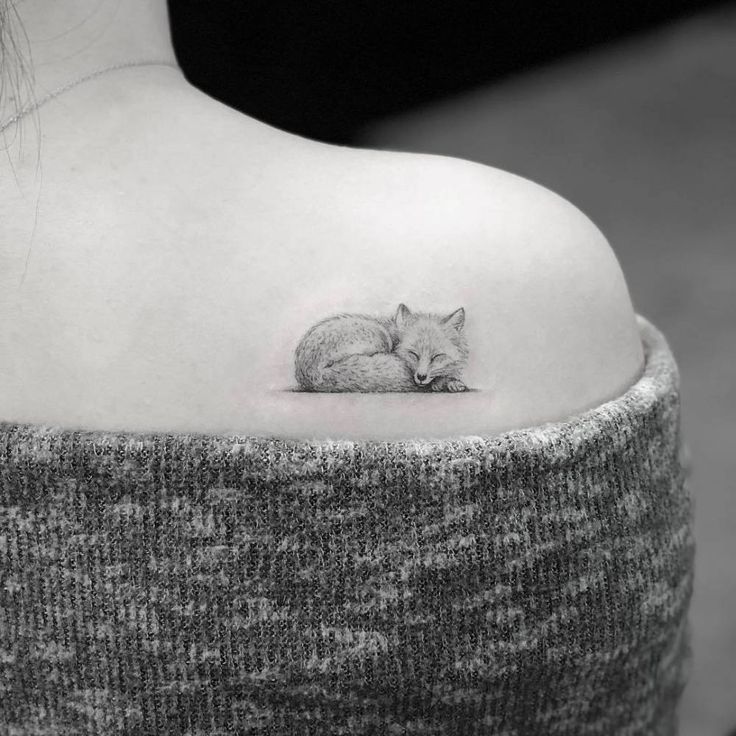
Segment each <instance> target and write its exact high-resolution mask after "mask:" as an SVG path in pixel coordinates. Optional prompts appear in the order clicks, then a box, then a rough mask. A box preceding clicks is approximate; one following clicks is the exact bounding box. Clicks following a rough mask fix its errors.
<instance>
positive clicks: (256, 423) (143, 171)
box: [0, 0, 643, 439]
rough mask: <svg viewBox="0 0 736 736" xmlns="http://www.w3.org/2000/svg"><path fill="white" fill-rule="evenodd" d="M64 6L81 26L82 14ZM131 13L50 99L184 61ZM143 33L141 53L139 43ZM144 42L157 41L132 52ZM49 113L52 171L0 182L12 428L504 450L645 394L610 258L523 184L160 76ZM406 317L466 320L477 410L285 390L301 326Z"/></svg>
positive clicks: (457, 402)
mask: <svg viewBox="0 0 736 736" xmlns="http://www.w3.org/2000/svg"><path fill="white" fill-rule="evenodd" d="M26 2H27V4H28V6H29V8H30V7H31V6H33V7H40V6H41V5H42V4H43V2H42V0H26ZM110 2H111V0H110ZM101 4H102V5H103V6H106V0H103V2H102V3H101ZM75 5H76V6H78V10H79V12H80V13H81V14H82V17H84V15H85V13H86V14H87V15H89V13H90V12H91V10H90V7H89V6H90V0H75V2H72V3H70V6H69V7H74V6H75ZM112 5H114V3H112ZM121 8H124V9H125V10H123V9H121ZM118 12H120V13H126V12H130V13H140V14H142V15H139V16H138V17H129V18H128V19H127V21H126V22H123V21H120V22H119V24H118V25H114V24H113V26H112V28H113V29H117V30H116V33H119V34H120V37H119V38H118V45H117V46H116V44H115V43H113V44H112V45H110V44H108V45H106V46H105V48H106V49H108V50H106V51H105V52H104V54H105V55H106V54H110V53H112V54H113V57H114V58H112V57H108V56H104V58H103V52H102V51H99V50H98V51H97V52H94V51H91V52H90V53H91V55H90V56H88V57H86V58H85V59H84V60H83V62H81V63H82V64H83V66H82V67H81V69H80V68H79V67H77V66H74V65H73V66H70V67H67V68H66V69H64V68H63V67H59V66H58V65H55V66H54V67H53V71H49V75H50V76H48V77H45V78H44V84H46V85H47V87H54V86H56V85H57V84H63V83H64V82H65V81H69V80H71V79H75V78H77V77H79V76H81V75H82V74H83V73H84V72H85V71H93V70H95V69H98V68H100V67H102V66H106V65H107V64H108V63H115V61H120V60H124V59H130V58H134V57H141V56H147V57H156V58H158V57H165V55H166V53H170V52H171V48H170V46H169V45H168V43H169V42H168V38H167V36H166V33H165V32H162V25H163V24H164V23H165V21H166V18H165V15H163V16H162V15H161V13H162V12H165V3H161V4H158V3H156V2H149V1H148V0H146V2H144V1H143V0H140V2H138V0H135V2H133V0H130V5H122V4H121V6H120V8H119V10H118ZM39 17H40V16H39ZM44 17H47V16H44ZM33 18H34V16H33V14H32V13H30V12H29V13H28V15H27V19H24V20H28V24H27V28H28V26H29V25H30V26H31V28H30V29H29V36H31V37H32V34H31V31H32V30H33V29H34V28H35V29H36V30H37V31H39V28H38V27H37V26H34V25H33ZM39 22H40V21H39ZM46 22H49V23H53V22H54V19H53V18H51V20H49V21H44V23H46ZM57 22H60V21H58V19H57ZM68 22H69V18H68V17H67V18H65V19H64V23H68ZM141 23H144V24H148V25H145V27H147V28H149V29H152V30H151V31H150V33H148V34H140V33H138V34H132V33H131V32H130V28H140V27H141ZM64 27H68V26H66V25H65V26H64ZM108 28H109V26H108ZM157 28H158V31H157V30H156V29H157ZM126 29H127V30H126ZM46 30H47V31H48V30H49V29H46ZM164 31H165V28H164ZM39 32H40V31H39ZM131 36H135V37H136V38H138V40H137V41H136V43H141V44H144V45H145V44H148V45H147V46H146V48H137V49H136V50H135V51H136V53H132V52H131V49H130V48H129V44H130V43H131ZM141 38H143V39H144V40H141ZM145 38H148V40H147V41H146V40H145ZM126 39H127V40H126ZM108 40H109V39H108ZM65 43H67V44H68V43H71V44H72V45H73V44H75V43H77V44H78V43H79V38H76V39H72V40H71V41H69V40H67V41H65ZM126 44H128V45H126ZM77 48H78V46H77ZM110 48H112V49H113V51H109V49H110ZM56 52H57V53H58V49H57V51H56ZM47 53H48V54H50V55H53V54H52V53H51V51H48V50H47ZM95 53H96V55H95ZM115 55H117V56H115ZM34 58H36V57H35V47H34ZM49 58H50V57H49ZM76 63H77V62H75V64H76ZM85 64H86V66H84V65H85ZM47 68H48V69H49V70H50V69H51V67H47ZM41 115H42V117H41V125H42V129H41V134H42V151H41V159H42V161H41V166H42V173H41V175H40V176H39V175H37V173H36V163H37V162H36V155H35V154H36V152H35V150H34V148H33V145H30V144H29V143H28V140H26V141H25V142H24V144H23V149H24V151H25V153H23V154H22V155H21V154H19V153H18V151H17V150H16V149H14V148H13V147H12V146H11V147H10V149H9V154H10V155H11V156H12V157H13V169H14V170H15V176H16V177H17V180H16V179H14V178H13V176H8V175H3V177H2V178H1V179H0V222H2V223H3V228H2V232H1V233H0V421H18V422H31V423H49V424H57V425H61V426H66V427H79V428H89V429H102V430H127V431H135V432H139V431H140V432H146V431H166V432H202V433H230V432H235V433H239V434H252V435H270V436H280V437H293V438H305V437H315V438H328V437H329V438H334V439H337V438H346V439H399V438H407V437H446V436H457V435H486V436H492V435H495V434H498V433H499V432H503V431H506V430H509V429H517V428H521V427H526V426H530V425H533V424H539V423H543V422H546V421H555V420H559V419H563V418H565V417H568V416H570V415H572V414H575V413H578V412H580V411H582V410H584V409H586V408H590V407H592V406H597V405H599V404H600V403H602V402H604V401H606V400H609V399H612V398H615V397H617V396H619V395H620V394H621V393H623V392H624V391H625V390H626V389H627V388H628V387H629V386H630V385H631V384H632V383H633V382H634V381H635V380H636V379H637V378H638V376H639V375H640V374H641V370H642V367H643V353H642V346H641V342H640V339H639V335H638V331H637V328H636V322H635V318H634V312H633V308H632V305H631V300H630V298H629V294H628V290H627V288H626V283H625V280H624V278H623V275H622V273H621V269H620V267H619V264H618V262H617V260H616V258H615V255H614V254H613V251H612V250H611V248H610V246H609V245H608V243H607V242H606V240H605V238H604V237H603V236H602V235H601V234H600V232H599V231H598V230H597V229H596V228H595V226H594V225H592V223H590V221H589V220H588V219H587V218H586V217H585V216H584V215H583V214H582V213H580V212H579V211H578V210H577V209H575V208H574V207H573V206H572V205H570V204H569V203H567V202H565V201H564V200H562V199H560V198H559V197H557V196H556V195H554V194H552V193H551V192H549V191H547V190H545V189H543V188H542V187H539V186H537V185H535V184H532V183H531V182H529V181H526V180H524V179H521V178H519V177H516V176H513V175H512V174H508V173H506V172H503V171H500V170H497V169H493V168H490V167H487V166H482V165H480V164H475V163H472V162H468V161H462V160H458V159H452V158H448V157H441V156H430V155H423V154H406V153H397V152H383V151H368V150H361V149H353V148H347V147H338V146H330V145H325V144H321V143H317V142H314V141H310V140H307V139H304V138H301V137H299V136H295V135H291V134H288V133H285V132H283V131H280V130H277V129H275V128H271V127H270V126H267V125H265V124H262V123H260V122H257V121H255V120H253V119H251V118H249V117H247V116H245V115H243V114H241V113H239V112H237V111H235V110H232V109H231V108H228V107H227V106H225V105H223V104H221V103H219V102H217V101H216V100H214V99H212V98H210V97H208V96H207V95H206V94H204V93H203V92H201V91H199V90H197V89H196V88H194V87H193V86H191V85H190V84H189V83H188V82H187V81H186V80H185V79H184V77H183V75H182V74H181V72H180V71H179V70H176V69H171V68H166V67H144V68H135V69H126V70H120V71H117V72H113V73H111V74H108V75H103V76H102V77H99V78H97V79H95V80H93V81H89V82H85V83H84V84H82V85H79V86H78V87H76V88H75V89H73V90H70V91H68V92H66V93H65V94H64V95H62V96H61V97H60V98H58V100H55V101H52V102H50V103H48V104H47V105H45V106H44V107H43V108H42V113H41ZM3 117H5V116H3ZM10 137H11V136H9V134H8V132H6V141H7V140H9V138H10ZM26 137H27V136H26ZM402 302H403V303H405V304H406V305H408V306H409V307H410V308H412V309H416V310H423V311H431V312H434V311H436V312H444V313H450V312H451V311H452V310H454V309H457V308H458V307H460V306H462V307H464V310H465V313H466V315H467V317H466V323H465V329H466V336H467V339H468V343H469V346H470V360H469V363H468V367H467V369H466V372H465V374H464V375H463V381H464V383H465V384H467V386H468V387H469V388H471V389H475V390H471V391H467V392H450V391H447V392H430V393H429V394H421V395H419V394H417V395H414V394H397V393H394V394H355V393H350V394H344V393H343V394H310V393H295V392H293V391H291V390H289V389H291V388H293V387H294V386H295V381H294V373H293V353H294V348H295V346H296V344H297V342H298V340H299V338H300V337H301V335H302V334H303V332H304V331H305V330H306V329H307V328H308V327H309V326H310V325H311V324H313V323H314V322H316V321H318V320H320V319H322V318H323V317H327V316H329V315H331V314H334V313H337V312H362V313H375V314H382V315H391V314H393V313H394V312H395V310H396V308H397V306H398V304H399V303H402Z"/></svg>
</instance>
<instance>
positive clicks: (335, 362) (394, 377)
mask: <svg viewBox="0 0 736 736" xmlns="http://www.w3.org/2000/svg"><path fill="white" fill-rule="evenodd" d="M464 324H465V310H464V309H463V308H462V307H460V308H459V309H456V310H455V311H454V312H452V313H451V314H449V315H447V316H443V315H439V314H429V313H426V312H412V311H410V310H409V308H408V307H407V306H405V305H404V304H399V307H398V309H397V310H396V313H395V314H394V315H393V317H373V316H370V315H367V314H337V315H335V316H333V317H328V318H326V319H323V320H321V321H320V322H317V324H315V325H313V326H312V327H310V328H309V330H307V332H306V333H305V334H304V336H303V337H302V339H301V340H300V342H299V344H298V346H297V348H296V351H295V361H294V363H295V366H294V367H295V374H296V380H297V382H298V384H299V386H300V387H301V389H302V390H305V391H325V392H339V391H358V392H384V391H452V392H455V391H466V390H467V386H466V385H465V384H464V383H463V382H462V381H461V380H460V375H461V373H462V370H463V368H465V365H466V364H467V360H468V346H467V341H466V338H465V334H464V332H463V326H464Z"/></svg>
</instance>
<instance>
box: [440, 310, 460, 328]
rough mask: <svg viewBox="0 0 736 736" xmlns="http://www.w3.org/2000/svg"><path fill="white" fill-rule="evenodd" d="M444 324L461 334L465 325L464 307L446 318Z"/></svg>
mask: <svg viewBox="0 0 736 736" xmlns="http://www.w3.org/2000/svg"><path fill="white" fill-rule="evenodd" d="M442 322H443V323H444V324H447V325H450V326H452V327H454V328H455V329H456V330H457V331H458V332H460V330H462V328H463V325H464V324H465V310H464V309H463V308H462V307H460V309H456V310H455V311H454V312H453V313H452V314H450V315H448V316H447V317H445V318H444V319H443V320H442Z"/></svg>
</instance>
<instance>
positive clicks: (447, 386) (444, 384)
mask: <svg viewBox="0 0 736 736" xmlns="http://www.w3.org/2000/svg"><path fill="white" fill-rule="evenodd" d="M467 390H468V387H467V386H466V385H465V384H464V383H463V382H462V381H460V380H459V379H457V378H438V379H437V380H435V381H433V382H432V391H451V392H453V393H455V392H456V391H467Z"/></svg>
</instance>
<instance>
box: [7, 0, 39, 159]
mask: <svg viewBox="0 0 736 736" xmlns="http://www.w3.org/2000/svg"><path fill="white" fill-rule="evenodd" d="M16 4H18V3H17V2H16V0H0V127H2V125H3V124H5V123H6V122H8V121H9V120H10V119H11V118H13V117H14V116H15V115H17V114H18V113H19V112H20V111H21V110H22V109H23V108H24V107H26V106H27V105H30V104H33V103H34V102H35V101H36V100H35V94H34V85H33V81H34V72H33V64H32V59H31V50H30V48H31V46H30V42H29V40H28V34H27V33H26V30H25V28H24V26H23V22H22V21H21V19H20V16H19V15H18V10H17V8H16ZM19 40H22V41H23V42H24V43H22V45H21V43H19ZM24 47H25V50H24ZM24 90H25V92H26V93H25V94H24ZM25 120H26V118H21V119H20V120H19V121H18V125H17V129H16V132H17V133H20V134H21V139H22V126H23V123H24V122H25ZM37 124H38V122H37ZM39 151H40V138H39Z"/></svg>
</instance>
